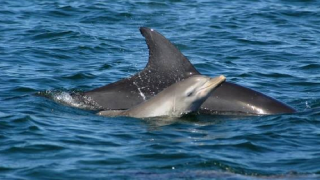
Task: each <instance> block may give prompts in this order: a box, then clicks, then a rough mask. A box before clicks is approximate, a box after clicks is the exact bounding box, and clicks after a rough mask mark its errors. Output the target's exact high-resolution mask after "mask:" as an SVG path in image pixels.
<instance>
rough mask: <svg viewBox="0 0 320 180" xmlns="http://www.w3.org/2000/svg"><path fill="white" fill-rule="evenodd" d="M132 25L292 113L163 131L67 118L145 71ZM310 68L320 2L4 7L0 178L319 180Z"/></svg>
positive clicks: (318, 105)
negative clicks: (91, 93) (105, 89)
mask: <svg viewBox="0 0 320 180" xmlns="http://www.w3.org/2000/svg"><path fill="white" fill-rule="evenodd" d="M140 26H146V27H151V28H154V29H156V30H157V31H159V32H160V33H162V34H163V35H164V36H166V37H167V38H168V39H170V40H171V41H172V42H173V43H174V44H175V45H176V46H177V47H178V48H179V49H180V50H181V51H182V52H183V54H184V55H186V56H187V57H188V58H189V59H190V61H191V62H192V63H193V64H194V65H195V67H196V68H197V69H198V70H199V71H200V72H201V73H202V74H206V75H209V76H216V75H220V74H223V75H225V76H226V77H227V79H228V81H230V82H234V83H237V84H240V85H243V86H245V87H249V88H251V89H254V90H257V91H259V92H262V93H264V94H267V95H269V96H271V97H273V98H276V99H278V100H280V101H282V102H284V103H286V104H289V105H290V106H292V107H294V108H296V109H297V110H298V111H299V112H298V113H295V114H289V115H288V114H287V115H273V116H254V117H236V116H201V115H199V116H191V117H186V118H183V119H176V120H174V121H172V122H161V121H146V120H140V119H133V118H107V117H99V116H97V115H95V114H94V112H92V111H89V110H83V109H80V108H75V107H71V106H68V105H66V104H65V103H67V104H68V103H69V105H70V103H71V104H72V99H70V96H69V93H70V92H74V91H87V90H91V89H94V88H97V87H100V86H102V85H105V84H108V83H111V82H115V81H117V80H119V79H122V78H125V77H128V76H130V75H133V74H134V73H136V72H138V71H140V70H141V69H143V68H144V67H145V65H146V63H147V59H148V50H147V46H146V44H145V41H144V38H143V37H142V36H141V34H140V32H139V30H138V28H139V27H140ZM319 57H320V2H319V1H313V0H309V1H303V0H301V1H299V0H295V1H285V0H283V1H280V0H267V1H260V0H239V1H232V2H229V1H216V2H211V1H204V0H198V1H196V0H194V1H183V0H182V1H178V0H171V1H169V0H167V1H162V2H161V1H153V0H140V1H131V0H127V1H119V2H115V1H112V2H107V1H98V0H97V1H84V0H83V1H69V0H57V1H51V0H47V1H45V0H41V1H29V0H16V1H11V0H2V1H1V6H0V102H1V103H0V179H28V180H29V179H30V180H35V179H41V180H42V179H319V178H320V73H319V72H320V63H319V62H320V59H319ZM39 93H44V94H46V95H48V96H50V98H49V99H48V98H44V97H42V96H36V94H39Z"/></svg>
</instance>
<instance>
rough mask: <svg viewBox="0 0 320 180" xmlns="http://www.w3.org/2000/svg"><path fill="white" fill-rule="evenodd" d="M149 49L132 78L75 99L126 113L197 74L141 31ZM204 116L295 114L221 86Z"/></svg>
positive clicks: (154, 35) (163, 42)
mask: <svg viewBox="0 0 320 180" xmlns="http://www.w3.org/2000/svg"><path fill="white" fill-rule="evenodd" d="M140 32H141V34H142V35H143V36H144V37H145V39H146V43H147V45H148V48H149V60H148V64H147V66H146V67H145V68H144V69H143V70H142V71H140V72H138V73H136V74H135V75H133V76H131V77H129V78H125V79H122V80H119V81H117V82H114V83H111V84H108V85H105V86H103V87H100V88H97V89H93V90H91V91H87V92H84V93H83V94H82V96H78V98H81V99H83V100H88V99H89V100H91V104H92V101H93V102H94V104H96V105H98V106H99V107H100V109H108V110H110V109H111V110H117V109H129V108H131V107H133V106H134V105H137V104H139V103H141V102H142V101H144V100H146V99H149V98H150V97H152V96H154V95H156V94H157V93H159V92H160V91H162V90H163V89H164V88H166V87H168V86H170V85H171V84H173V83H175V82H178V81H181V80H183V79H186V78H188V77H190V76H192V75H197V74H200V73H199V72H198V71H197V70H196V69H195V68H194V66H193V65H192V64H191V63H190V61H189V60H188V59H187V58H186V57H185V56H184V55H183V54H182V53H181V52H180V51H179V50H178V49H177V48H176V47H175V46H174V45H173V44H172V43H171V42H170V41H169V40H168V39H166V38H165V37H164V36H162V35H161V34H160V33H158V32H157V31H155V30H153V29H150V28H146V27H141V28H140ZM199 111H200V112H201V113H206V114H235V115H243V114H244V115H267V114H279V113H293V112H295V110H294V109H293V108H291V107H289V106H287V105H286V104H284V103H282V102H279V101H277V100H275V99H273V98H271V97H269V96H266V95H264V94H262V93H259V92H257V91H254V90H251V89H249V88H246V87H243V86H240V85H237V84H234V83H230V82H224V83H223V84H222V85H221V86H220V87H219V88H217V89H216V90H215V93H214V94H212V95H211V96H210V97H209V98H208V99H207V100H206V101H205V102H204V103H203V104H202V106H201V107H200V109H199Z"/></svg>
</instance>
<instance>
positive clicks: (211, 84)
mask: <svg viewBox="0 0 320 180" xmlns="http://www.w3.org/2000/svg"><path fill="white" fill-rule="evenodd" d="M225 80H226V77H225V76H223V75H220V76H218V77H215V78H210V79H209V80H208V81H207V82H206V83H205V84H204V85H203V87H202V88H201V89H200V91H199V92H200V93H209V92H210V91H213V90H214V89H215V88H216V87H218V86H219V85H220V84H221V83H223V82H224V81H225Z"/></svg>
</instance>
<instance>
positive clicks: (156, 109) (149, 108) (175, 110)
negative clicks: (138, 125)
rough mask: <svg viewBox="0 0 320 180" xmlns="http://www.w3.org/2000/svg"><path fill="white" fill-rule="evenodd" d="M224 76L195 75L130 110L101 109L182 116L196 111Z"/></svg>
mask: <svg viewBox="0 0 320 180" xmlns="http://www.w3.org/2000/svg"><path fill="white" fill-rule="evenodd" d="M225 79H226V78H225V77H224V76H222V75H221V76H219V77H216V78H210V77H208V76H203V75H194V76H191V77H189V78H187V79H185V80H182V81H180V82H177V83H175V84H173V85H171V86H169V87H168V88H166V89H164V90H163V91H161V92H160V93H158V94H157V95H156V96H154V97H152V98H151V99H149V100H147V101H144V102H143V103H141V104H139V105H137V106H134V107H133V108H130V109H128V110H123V111H121V110H116V111H112V110H109V111H101V112H99V113H98V115H102V116H130V117H135V118H151V117H160V116H161V117H181V116H182V115H184V114H188V113H191V112H195V111H197V110H198V109H199V107H200V106H201V105H202V103H203V102H204V101H205V100H206V99H207V98H208V97H209V96H210V94H211V93H212V91H213V90H214V89H216V87H218V86H219V85H220V84H221V83H223V82H224V81H225Z"/></svg>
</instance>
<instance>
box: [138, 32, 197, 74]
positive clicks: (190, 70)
mask: <svg viewBox="0 0 320 180" xmlns="http://www.w3.org/2000/svg"><path fill="white" fill-rule="evenodd" d="M140 32H141V34H142V35H143V36H144V37H145V40H146V43H147V45H148V48H149V60H148V64H147V66H146V68H147V69H161V71H163V72H166V71H169V72H172V71H175V72H177V73H182V74H181V75H182V76H186V77H188V76H189V75H190V74H199V72H198V71H197V70H196V69H195V68H194V67H193V65H192V64H191V63H190V61H189V60H188V59H187V58H186V57H185V56H184V55H183V54H182V53H181V52H180V51H179V49H177V48H176V47H175V46H174V45H173V44H172V43H171V42H170V41H169V40H168V39H166V38H165V37H164V36H162V35H161V34H160V33H158V32H157V31H155V30H153V29H150V28H147V27H141V28H140Z"/></svg>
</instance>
